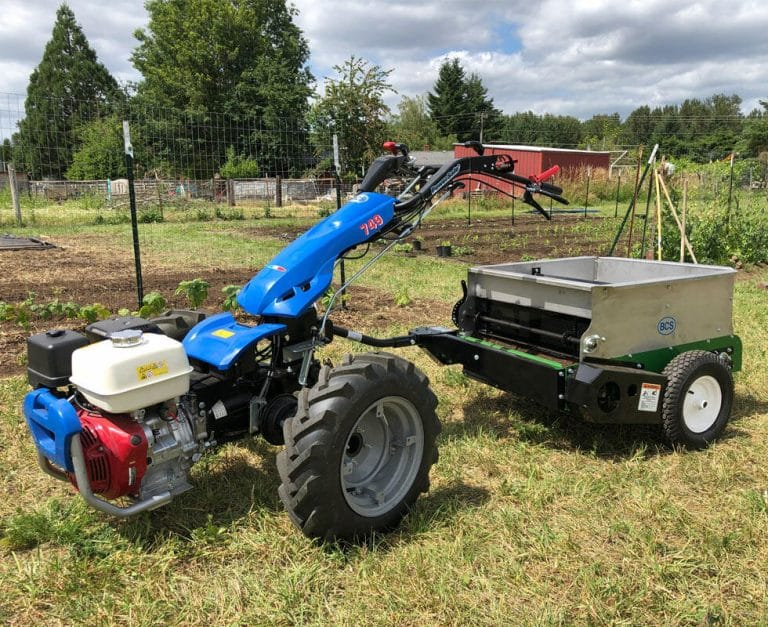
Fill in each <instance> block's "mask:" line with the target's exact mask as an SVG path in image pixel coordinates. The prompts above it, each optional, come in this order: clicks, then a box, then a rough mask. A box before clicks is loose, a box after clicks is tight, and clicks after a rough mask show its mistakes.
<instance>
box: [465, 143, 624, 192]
mask: <svg viewBox="0 0 768 627" xmlns="http://www.w3.org/2000/svg"><path fill="white" fill-rule="evenodd" d="M484 147H485V153H484V154H486V155H509V156H511V157H512V158H513V159H514V160H515V161H516V163H515V174H519V175H520V176H530V175H531V174H539V173H540V172H544V170H548V169H549V168H551V167H552V166H553V165H559V166H560V169H561V174H560V175H558V176H562V174H566V175H567V173H568V172H569V171H577V170H583V169H586V168H592V169H598V168H603V169H605V170H607V169H608V166H609V165H610V154H611V153H609V152H596V151H593V150H571V149H569V148H542V147H539V146H513V145H506V144H484ZM453 150H454V155H455V156H456V157H457V158H458V157H471V156H473V155H474V154H476V153H475V151H474V150H472V149H471V148H465V147H464V146H462V145H460V144H456V145H455V146H454V148H453ZM556 179H557V177H555V178H554V179H552V180H553V181H556ZM486 180H487V181H490V182H492V183H493V185H495V186H496V187H499V188H500V189H502V190H503V191H505V192H507V193H510V192H511V191H512V185H511V184H509V183H502V182H500V181H496V180H493V181H491V180H490V179H488V177H484V176H482V175H473V176H472V181H473V182H472V185H471V190H472V191H476V190H478V189H484V188H485V189H489V188H487V187H485V186H484V185H481V184H480V183H482V182H484V181H486ZM475 181H477V183H475ZM467 187H469V186H467Z"/></svg>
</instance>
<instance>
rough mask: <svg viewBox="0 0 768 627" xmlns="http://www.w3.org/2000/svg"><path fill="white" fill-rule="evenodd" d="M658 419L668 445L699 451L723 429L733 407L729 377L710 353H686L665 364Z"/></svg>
mask: <svg viewBox="0 0 768 627" xmlns="http://www.w3.org/2000/svg"><path fill="white" fill-rule="evenodd" d="M663 374H664V375H665V376H666V377H667V387H666V390H665V391H664V400H663V406H662V420H663V427H664V434H665V435H666V436H667V438H668V439H669V440H670V442H672V444H680V445H684V446H686V447H687V448H691V449H701V448H704V447H706V446H708V445H709V444H710V443H712V442H714V441H715V440H716V439H717V438H718V437H719V436H720V434H721V433H722V432H723V429H725V426H726V424H728V420H729V418H730V416H731V408H732V406H733V375H732V374H731V370H730V368H729V367H728V366H727V365H726V364H725V363H724V362H723V361H722V360H721V359H720V358H719V357H718V356H717V355H715V354H714V353H709V352H707V351H688V352H686V353H681V354H680V355H678V356H677V357H675V358H674V359H673V360H672V361H670V362H669V363H668V364H667V367H666V368H664V371H663Z"/></svg>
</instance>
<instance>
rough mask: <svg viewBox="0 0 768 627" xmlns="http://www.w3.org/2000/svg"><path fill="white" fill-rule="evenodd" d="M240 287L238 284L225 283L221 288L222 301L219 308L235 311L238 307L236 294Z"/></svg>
mask: <svg viewBox="0 0 768 627" xmlns="http://www.w3.org/2000/svg"><path fill="white" fill-rule="evenodd" d="M241 289H242V288H241V287H240V286H239V285H225V286H224V287H222V288H221V291H222V292H223V293H224V302H223V303H222V304H221V308H222V309H223V310H224V311H235V310H236V309H238V308H239V307H240V305H239V304H238V302H237V295H238V294H239V293H240V290H241Z"/></svg>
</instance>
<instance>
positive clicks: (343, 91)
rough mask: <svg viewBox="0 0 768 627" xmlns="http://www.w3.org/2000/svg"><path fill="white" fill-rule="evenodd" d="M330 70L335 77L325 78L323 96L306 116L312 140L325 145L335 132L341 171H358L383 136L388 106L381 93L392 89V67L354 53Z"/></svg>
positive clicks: (384, 136)
mask: <svg viewBox="0 0 768 627" xmlns="http://www.w3.org/2000/svg"><path fill="white" fill-rule="evenodd" d="M333 69H334V71H335V72H336V73H337V74H338V77H337V78H327V79H326V81H325V95H324V96H323V97H322V98H321V99H320V100H319V101H318V102H317V103H316V104H315V106H314V107H313V108H312V112H311V115H310V119H311V125H312V128H313V132H314V135H315V142H316V145H317V146H318V147H320V148H321V149H322V147H323V146H325V147H327V146H328V145H329V144H330V135H331V134H332V133H337V134H338V136H339V142H340V144H341V145H340V148H341V149H343V154H342V161H343V163H342V167H343V169H344V171H345V172H350V173H357V174H359V173H360V172H361V171H362V168H363V167H365V166H366V165H367V164H368V163H369V162H370V161H371V160H373V158H375V157H376V156H377V155H378V154H379V153H380V152H381V144H382V142H383V141H384V140H385V139H386V131H387V123H386V117H387V115H388V114H389V107H388V106H387V105H386V103H385V102H384V95H385V94H386V93H387V92H390V91H391V92H394V91H395V90H394V89H393V88H392V85H390V84H389V82H388V79H389V75H390V74H391V73H392V70H383V69H382V68H381V67H379V66H378V65H373V64H370V63H369V62H368V61H366V60H365V59H361V58H359V57H355V56H354V55H353V56H351V57H350V58H349V59H347V60H346V61H344V63H342V64H341V65H335V66H334V67H333Z"/></svg>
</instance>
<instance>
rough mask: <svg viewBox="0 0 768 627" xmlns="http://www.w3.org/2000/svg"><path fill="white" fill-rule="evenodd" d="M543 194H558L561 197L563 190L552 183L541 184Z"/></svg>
mask: <svg viewBox="0 0 768 627" xmlns="http://www.w3.org/2000/svg"><path fill="white" fill-rule="evenodd" d="M539 187H540V188H541V191H542V192H546V193H547V194H557V195H560V194H562V193H563V188H562V187H558V186H557V185H552V184H550V183H541V185H539Z"/></svg>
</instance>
